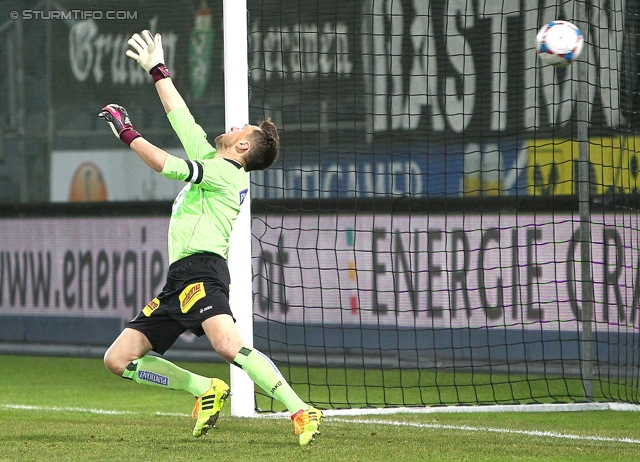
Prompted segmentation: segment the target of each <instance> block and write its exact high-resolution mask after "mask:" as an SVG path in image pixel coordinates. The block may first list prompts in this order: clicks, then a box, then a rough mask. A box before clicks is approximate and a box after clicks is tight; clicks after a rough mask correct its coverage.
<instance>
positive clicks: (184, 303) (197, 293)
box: [179, 282, 207, 313]
mask: <svg viewBox="0 0 640 462" xmlns="http://www.w3.org/2000/svg"><path fill="white" fill-rule="evenodd" d="M205 295H207V293H206V292H205V290H204V283H202V282H196V283H194V284H189V285H188V286H187V287H185V288H184V290H183V291H182V293H181V294H180V297H179V298H180V310H181V311H182V312H183V313H186V312H187V311H189V310H190V309H191V308H192V307H193V305H195V303H196V302H197V301H198V300H200V299H202V298H203V297H204V296H205Z"/></svg>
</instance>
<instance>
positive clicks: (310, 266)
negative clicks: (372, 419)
mask: <svg viewBox="0 0 640 462" xmlns="http://www.w3.org/2000/svg"><path fill="white" fill-rule="evenodd" d="M248 10H249V16H248V33H249V67H250V76H249V85H250V119H251V120H256V119H259V118H261V117H266V116H269V117H272V119H273V120H274V121H275V122H276V125H277V126H278V127H279V129H280V135H281V145H282V150H281V158H280V159H279V161H278V163H277V164H276V165H275V166H274V167H272V168H270V169H268V170H266V171H264V172H257V173H252V184H251V194H252V198H253V200H252V205H251V207H252V224H251V229H252V258H251V260H252V270H253V294H254V296H253V309H254V315H253V320H254V344H255V345H256V346H257V347H258V348H260V349H262V350H263V351H264V352H265V353H266V354H267V355H268V356H270V357H271V358H273V360H274V361H275V362H277V364H278V365H279V367H280V368H281V371H282V372H283V374H284V375H285V376H286V378H287V380H289V381H290V383H291V384H292V386H293V387H294V388H295V389H296V390H297V391H298V392H299V394H300V395H301V397H302V398H303V399H304V400H306V401H308V402H310V403H313V404H314V405H316V406H318V407H320V408H323V409H362V408H372V409H382V408H400V409H402V408H409V407H424V408H427V407H432V406H442V405H446V406H459V405H501V404H502V405H504V404H531V403H545V404H556V403H579V402H622V403H631V404H636V403H638V399H639V396H638V380H639V373H640V369H639V367H638V366H639V362H640V354H639V353H638V348H639V347H640V338H639V332H638V325H639V323H640V319H639V316H640V314H639V313H638V311H637V308H638V306H639V300H640V277H639V276H640V273H639V268H640V265H639V263H640V262H639V251H640V248H639V244H640V243H639V241H638V239H639V226H640V223H639V216H638V213H637V210H638V209H637V207H638V196H637V188H638V184H637V181H638V173H639V167H638V155H637V154H636V150H637V148H638V146H640V138H638V137H637V135H636V133H637V132H638V128H639V127H638V117H637V111H636V108H637V107H638V106H637V100H638V62H637V49H636V38H635V37H636V30H637V29H636V24H638V2H637V1H636V0H628V1H626V2H625V1H622V0H619V1H612V2H604V1H595V0H593V1H589V2H581V1H565V2H560V3H558V2H544V1H543V2H538V1H537V0H536V1H533V0H524V1H520V0H504V1H500V2H493V1H489V0H487V1H472V0H431V1H428V0H419V1H418V0H341V1H336V0H322V1H320V0H295V1H293V0H279V1H271V2H266V1H263V0H249V1H248ZM555 19H564V20H569V21H571V22H573V23H574V24H575V25H577V26H578V27H579V28H580V29H581V30H582V33H583V35H584V38H585V46H584V50H583V52H582V54H581V56H580V57H579V59H578V60H577V61H576V62H575V63H573V64H571V65H570V66H568V67H564V68H554V67H551V66H545V65H543V64H542V63H541V62H540V61H539V60H538V58H537V54H536V34H537V32H538V29H539V28H540V27H541V26H542V25H544V24H547V23H549V22H550V21H552V20H555ZM256 408H257V409H258V410H261V411H282V410H283V408H282V407H281V406H280V405H279V404H278V403H277V402H275V401H272V400H271V399H270V398H269V397H268V396H267V395H266V394H261V392H260V390H258V389H256Z"/></svg>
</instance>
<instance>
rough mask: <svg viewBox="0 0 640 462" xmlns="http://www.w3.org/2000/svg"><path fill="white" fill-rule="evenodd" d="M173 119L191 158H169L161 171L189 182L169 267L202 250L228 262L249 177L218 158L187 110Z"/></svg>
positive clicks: (174, 222)
mask: <svg viewBox="0 0 640 462" xmlns="http://www.w3.org/2000/svg"><path fill="white" fill-rule="evenodd" d="M167 117H168V118H169V121H170V122H171V125H172V126H173V129H174V130H175V132H176V134H177V135H178V138H179V139H180V142H181V143H182V146H183V147H184V150H185V151H186V153H187V156H188V157H189V160H186V159H182V158H179V157H175V156H172V155H169V156H168V157H167V159H166V161H165V164H164V168H163V169H162V172H161V174H162V175H163V176H164V177H166V178H170V179H172V180H179V181H186V182H187V185H186V186H185V187H184V188H183V189H182V191H180V193H179V194H178V196H177V197H176V199H175V201H174V203H173V210H172V212H171V220H170V222H169V263H173V262H174V261H176V260H179V259H180V258H184V257H186V256H188V255H192V254H194V253H200V252H213V253H216V254H218V255H220V256H222V257H224V258H225V259H226V258H227V256H228V253H229V237H230V235H231V229H232V228H233V225H234V223H235V221H236V218H237V217H238V213H239V212H240V205H242V201H243V200H244V198H245V196H246V194H247V191H248V188H249V175H248V174H247V172H245V170H244V168H242V167H241V166H240V165H239V164H237V163H236V162H233V161H229V160H227V159H224V158H221V157H215V155H216V150H215V148H214V147H213V146H211V144H210V143H209V142H208V141H207V134H206V133H205V132H204V130H203V129H202V128H201V127H200V126H199V125H198V124H197V123H196V122H195V120H194V118H193V116H192V115H191V113H190V112H189V110H188V109H187V108H179V109H175V110H173V111H171V112H169V113H168V114H167Z"/></svg>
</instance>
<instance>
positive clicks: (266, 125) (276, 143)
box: [215, 119, 280, 172]
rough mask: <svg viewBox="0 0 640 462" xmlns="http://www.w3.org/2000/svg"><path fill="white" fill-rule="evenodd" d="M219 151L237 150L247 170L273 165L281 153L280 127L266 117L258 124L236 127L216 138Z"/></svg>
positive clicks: (261, 168) (262, 168)
mask: <svg viewBox="0 0 640 462" xmlns="http://www.w3.org/2000/svg"><path fill="white" fill-rule="evenodd" d="M215 143H216V150H217V151H218V153H219V154H220V153H222V155H223V156H224V153H227V152H229V151H230V150H233V151H235V152H236V153H238V154H239V160H241V162H242V164H243V165H244V169H245V170H246V171H247V172H250V171H252V170H264V169H266V168H268V167H270V166H272V165H273V164H274V163H275V161H276V160H277V159H278V154H279V153H280V138H279V137H278V129H277V128H276V126H275V124H274V123H273V122H271V119H266V120H263V121H261V122H259V123H258V125H245V126H244V127H242V128H237V127H234V128H232V129H231V130H230V131H228V132H227V133H224V134H222V135H219V136H218V137H216V139H215Z"/></svg>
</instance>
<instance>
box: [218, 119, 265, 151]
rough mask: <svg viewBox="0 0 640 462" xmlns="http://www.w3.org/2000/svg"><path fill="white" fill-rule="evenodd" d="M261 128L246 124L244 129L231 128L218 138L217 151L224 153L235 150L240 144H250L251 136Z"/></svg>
mask: <svg viewBox="0 0 640 462" xmlns="http://www.w3.org/2000/svg"><path fill="white" fill-rule="evenodd" d="M255 130H260V127H256V126H255V125H249V124H246V125H245V126H244V127H231V130H229V131H228V132H227V133H223V134H222V135H218V136H216V139H215V140H214V141H215V143H216V151H218V152H224V151H228V150H229V149H233V148H234V147H235V146H236V145H237V144H238V143H242V142H248V140H249V138H250V136H251V134H252V133H253V132H254V131H255Z"/></svg>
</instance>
